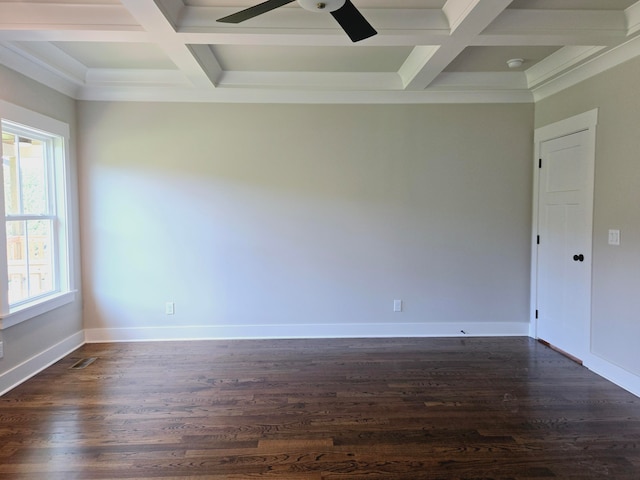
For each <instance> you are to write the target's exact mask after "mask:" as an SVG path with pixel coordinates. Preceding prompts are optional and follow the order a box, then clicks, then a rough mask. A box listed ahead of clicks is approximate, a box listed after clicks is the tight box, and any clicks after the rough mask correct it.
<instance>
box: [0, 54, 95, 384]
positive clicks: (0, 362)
mask: <svg viewBox="0 0 640 480" xmlns="http://www.w3.org/2000/svg"><path fill="white" fill-rule="evenodd" d="M0 99H2V100H4V101H6V102H10V103H13V104H15V105H18V106H20V107H23V108H27V109H30V110H32V111H34V112H38V113H41V114H44V115H47V116H49V117H51V118H55V119H56V120H60V121H63V122H66V123H68V124H69V126H70V131H71V140H72V144H71V145H70V146H69V147H70V157H71V165H72V168H71V172H70V176H71V185H73V188H72V191H71V192H70V195H71V202H72V205H77V189H76V188H75V186H76V185H77V176H76V168H75V145H74V143H73V139H74V137H75V125H76V121H75V101H74V100H72V99H70V98H68V97H66V96H64V95H62V94H60V93H58V92H56V91H54V90H52V89H50V88H47V87H45V86H43V85H41V84H39V83H37V82H34V81H33V80H30V79H28V78H26V77H24V76H22V75H20V74H18V73H16V72H14V71H12V70H9V69H7V68H5V67H2V66H0ZM77 219H78V215H77V210H76V211H75V212H74V218H73V219H72V224H73V226H74V229H73V232H72V235H73V237H74V238H75V246H76V251H75V252H74V258H73V261H74V266H75V276H76V278H77V279H78V282H77V285H76V287H77V288H78V289H79V286H80V285H79V278H80V253H79V247H78V246H79V233H78V232H79V229H78V222H77ZM82 332H83V324H82V298H81V295H80V292H78V293H77V295H76V300H75V301H74V302H73V303H71V304H68V305H65V306H63V307H60V308H58V309H56V310H54V311H51V312H49V313H47V314H44V315H41V316H39V317H35V318H33V319H31V320H27V321H25V322H23V323H21V324H18V325H15V326H13V327H9V328H5V329H4V330H2V331H0V335H1V337H0V338H1V339H2V341H3V343H4V345H3V346H4V358H2V359H0V392H2V391H4V390H6V389H7V388H9V387H10V386H12V385H13V384H14V383H15V380H17V379H24V378H25V376H28V375H30V374H33V373H35V372H36V371H37V370H38V369H39V368H41V367H43V366H45V365H46V364H47V363H48V362H49V361H52V360H54V359H56V358H57V357H56V355H58V354H59V353H66V351H68V349H69V348H72V346H73V345H74V344H77V343H78V342H81V341H82V338H83V333H82ZM70 339H72V340H70Z"/></svg>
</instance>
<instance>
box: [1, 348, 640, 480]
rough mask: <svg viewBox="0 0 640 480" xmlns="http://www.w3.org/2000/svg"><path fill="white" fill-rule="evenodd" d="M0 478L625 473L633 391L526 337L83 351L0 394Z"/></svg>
mask: <svg viewBox="0 0 640 480" xmlns="http://www.w3.org/2000/svg"><path fill="white" fill-rule="evenodd" d="M86 357H98V359H97V360H96V361H95V362H94V363H93V364H91V365H89V366H88V367H86V368H85V369H83V370H73V369H69V367H70V366H72V365H73V364H74V363H76V362H77V361H78V360H80V359H82V358H86ZM0 478H2V479H12V480H20V479H47V480H52V479H64V480H70V479H107V478H113V479H116V478H130V479H131V478H135V479H160V478H162V479H171V478H176V479H178V478H180V479H184V478H194V479H196V478H197V479H203V478H208V479H255V478H273V479H281V480H294V479H295V480H320V479H327V480H353V479H367V480H372V479H375V480H377V479H381V480H382V479H384V480H387V479H388V480H399V479H403V480H421V479H425V480H426V479H430V480H436V479H447V480H448V479H466V480H489V479H495V480H507V479H517V480H524V479H536V480H539V479H582V480H587V479H603V478H611V479H616V480H626V479H629V480H638V479H640V399H638V398H637V397H635V396H633V395H631V394H630V393H628V392H626V391H624V390H622V389H620V388H618V387H616V386H615V385H613V384H611V383H609V382H607V381H605V380H603V379H602V378H600V377H598V376H596V375H595V374H593V373H591V372H589V371H588V370H587V369H585V368H583V367H581V366H579V365H577V364H575V363H573V362H571V361H570V360H568V359H566V358H565V357H563V356H561V355H560V354H558V353H557V352H554V351H553V350H551V349H549V348H547V347H545V346H543V345H541V344H538V343H537V342H535V341H533V340H531V339H527V338H494V339H484V338H464V339H369V340H361V339H358V340H353V339H349V340H347V339H341V340H277V341H275V340H270V341H253V340H250V341H246V340H245V341H209V342H159V343H129V344H92V345H85V346H83V347H82V348H80V349H79V350H77V351H76V352H74V353H73V354H72V355H69V356H68V357H66V358H65V359H63V360H61V361H60V362H58V363H57V364H55V365H53V366H52V367H50V368H48V369H47V370H46V371H44V372H42V373H41V374H39V375H37V376H36V377H34V378H33V379H31V380H29V381H27V382H26V383H24V384H23V385H21V386H19V387H17V388H16V389H14V390H13V391H11V392H9V393H7V394H6V395H4V396H3V397H0Z"/></svg>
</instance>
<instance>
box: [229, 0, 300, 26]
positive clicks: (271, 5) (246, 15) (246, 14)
mask: <svg viewBox="0 0 640 480" xmlns="http://www.w3.org/2000/svg"><path fill="white" fill-rule="evenodd" d="M292 2H295V0H267V1H266V2H263V3H260V4H258V5H254V6H253V7H249V8H247V9H245V10H241V11H239V12H238V13H234V14H232V15H229V16H228V17H223V18H219V19H218V20H217V21H218V22H223V23H240V22H244V21H245V20H249V19H250V18H253V17H257V16H258V15H262V14H263V13H267V12H270V11H271V10H275V9H276V8H278V7H282V6H283V5H286V4H287V3H292Z"/></svg>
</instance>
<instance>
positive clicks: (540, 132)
mask: <svg viewBox="0 0 640 480" xmlns="http://www.w3.org/2000/svg"><path fill="white" fill-rule="evenodd" d="M597 124H598V109H597V108H595V109H593V110H589V111H587V112H584V113H581V114H579V115H575V116H573V117H569V118H566V119H564V120H560V121H558V122H555V123H551V124H549V125H545V126H543V127H540V128H536V130H535V132H534V157H533V215H532V228H531V299H530V303H529V309H530V311H529V336H530V337H532V338H536V339H537V338H538V319H537V318H536V310H537V307H538V242H537V238H538V214H539V212H538V201H539V194H538V189H539V186H540V168H539V162H540V151H541V147H542V144H543V143H544V142H546V141H548V140H554V139H556V138H560V137H565V136H567V135H571V134H573V133H578V132H583V131H587V132H588V138H587V145H586V152H587V153H586V154H587V161H588V165H587V184H588V185H590V186H591V200H590V201H588V202H587V205H585V208H586V209H587V219H588V220H587V221H588V222H589V223H590V225H587V230H588V231H590V232H591V236H590V237H589V238H588V239H587V248H586V251H585V254H586V255H587V258H589V263H588V268H589V276H590V277H591V270H592V268H593V262H592V259H593V255H592V254H593V245H592V244H593V197H594V195H593V194H594V186H595V184H594V180H595V158H596V126H597ZM543 241H544V240H543ZM585 263H586V262H585ZM587 301H588V303H589V328H588V332H587V344H586V345H583V346H582V351H580V352H569V353H571V354H573V355H576V356H578V357H581V358H582V359H586V357H587V355H588V354H589V353H590V352H591V291H589V298H588V299H587Z"/></svg>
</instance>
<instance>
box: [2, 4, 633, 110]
mask: <svg viewBox="0 0 640 480" xmlns="http://www.w3.org/2000/svg"><path fill="white" fill-rule="evenodd" d="M352 2H353V4H355V6H356V7H357V8H358V9H359V10H360V11H361V13H362V14H363V15H364V16H365V17H366V18H367V20H368V21H369V23H371V25H373V27H374V28H375V29H376V30H377V31H378V34H377V35H375V36H373V37H371V38H368V39H365V40H363V41H360V42H357V43H352V42H351V40H350V39H349V37H347V35H346V34H345V33H344V32H343V30H342V29H341V28H340V26H339V25H338V24H337V22H336V21H335V20H334V19H333V17H332V16H331V15H330V14H328V13H326V12H319V13H316V12H309V11H307V10H304V9H302V8H301V7H300V6H299V5H298V4H297V2H293V3H290V4H288V5H286V6H284V7H280V8H278V9H276V10H272V11H270V12H268V13H265V14H263V15H260V16H258V17H256V18H253V19H251V20H248V21H246V22H243V23H240V24H227V23H219V22H217V21H216V20H217V19H219V18H221V17H224V16H226V15H229V14H231V13H234V12H237V11H239V10H242V9H244V8H247V7H249V6H251V5H255V4H256V3H260V0H257V1H255V2H252V1H251V0H155V1H154V0H122V1H118V0H57V1H53V0H0V64H4V65H5V66H7V67H9V68H12V69H14V70H16V71H18V72H20V73H23V74H25V75H27V76H29V77H31V78H33V79H35V80H38V81H39V82H41V83H44V84H47V85H49V86H51V87H53V88H55V89H57V90H59V91H61V92H63V93H65V94H67V95H70V96H72V97H74V98H77V99H88V100H141V101H145V100H159V101H204V102H311V103H314V102H340V103H342V102H347V103H349V102H354V103H355V102H366V103H385V102H388V103H405V102H406V103H422V102H425V103H426V102H469V101H471V102H474V101H493V102H530V101H533V100H534V99H535V98H543V97H544V96H547V95H549V94H551V93H554V92H555V91H558V90H559V89H561V88H564V87H565V86H567V85H568V84H571V83H575V82H577V81H580V80H581V79H584V78H587V77H588V76H590V75H593V74H595V73H597V72H598V71H601V70H603V69H606V68H609V67H610V66H612V65H614V64H616V63H620V62H622V61H625V60H627V59H630V58H633V57H634V56H636V55H638V54H640V39H639V38H638V37H639V36H640V34H639V32H640V1H636V0H352ZM513 58H521V59H522V60H523V62H522V65H521V66H518V67H515V68H509V67H508V66H507V60H509V59H513Z"/></svg>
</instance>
